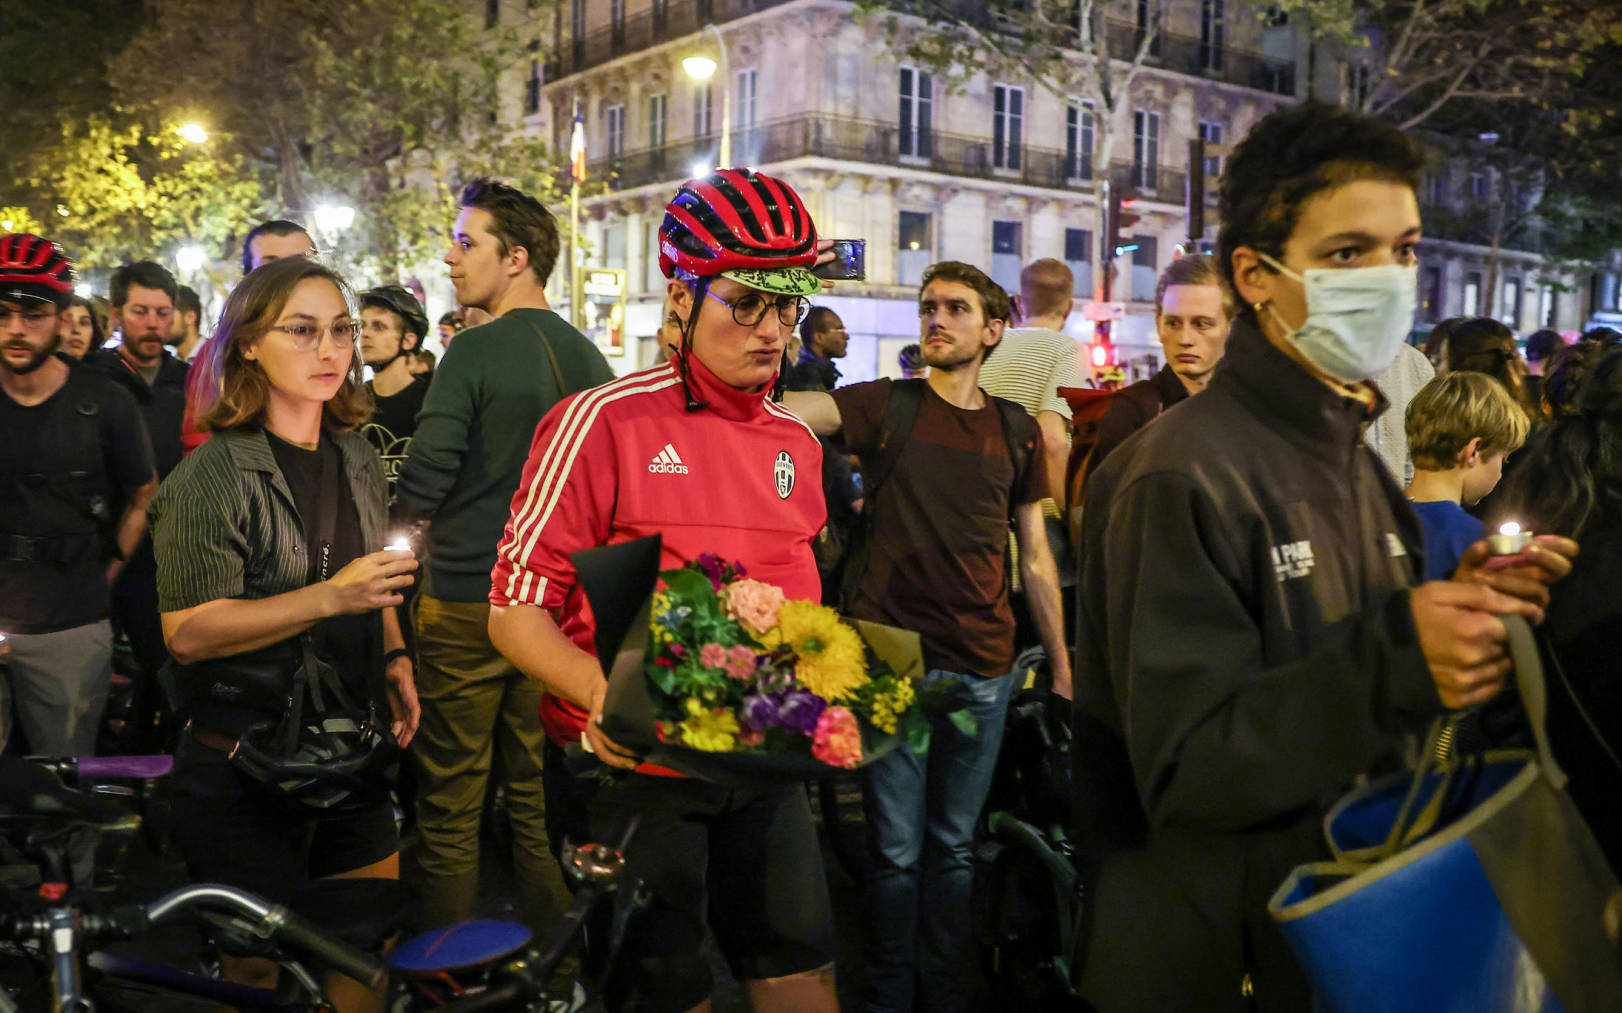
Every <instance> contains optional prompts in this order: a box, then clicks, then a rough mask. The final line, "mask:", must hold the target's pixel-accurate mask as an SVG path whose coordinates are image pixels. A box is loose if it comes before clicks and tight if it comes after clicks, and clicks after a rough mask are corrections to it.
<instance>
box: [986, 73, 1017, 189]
mask: <svg viewBox="0 0 1622 1013" xmlns="http://www.w3.org/2000/svg"><path fill="white" fill-rule="evenodd" d="M1024 139H1025V89H1024V88H1016V87H1014V86H1012V85H1006V84H999V85H993V86H992V89H991V164H992V165H993V166H995V167H996V168H998V169H1015V170H1017V169H1018V168H1019V154H1020V146H1021V145H1022V144H1023V143H1024Z"/></svg>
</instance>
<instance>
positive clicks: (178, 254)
mask: <svg viewBox="0 0 1622 1013" xmlns="http://www.w3.org/2000/svg"><path fill="white" fill-rule="evenodd" d="M203 260H204V257H203V251H202V250H200V249H198V248H197V247H195V246H182V247H181V248H180V249H178V250H176V251H175V266H176V267H178V268H180V269H181V270H182V271H185V272H186V273H187V274H191V273H192V272H194V271H196V270H197V269H198V268H200V267H202V266H203Z"/></svg>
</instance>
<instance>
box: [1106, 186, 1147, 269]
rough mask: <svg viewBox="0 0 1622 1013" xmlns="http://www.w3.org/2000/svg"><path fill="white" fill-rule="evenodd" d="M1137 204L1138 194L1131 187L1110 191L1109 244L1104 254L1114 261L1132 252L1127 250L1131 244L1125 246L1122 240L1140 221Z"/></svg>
mask: <svg viewBox="0 0 1622 1013" xmlns="http://www.w3.org/2000/svg"><path fill="white" fill-rule="evenodd" d="M1137 203H1138V192H1137V191H1136V190H1134V189H1132V188H1131V187H1124V186H1123V187H1120V188H1112V189H1111V190H1110V207H1109V223H1108V224H1109V227H1108V231H1107V233H1106V235H1107V237H1108V241H1109V242H1108V245H1107V246H1106V247H1105V248H1104V252H1105V254H1106V256H1108V257H1109V258H1111V259H1112V260H1113V259H1114V258H1115V257H1119V256H1121V255H1122V254H1124V253H1130V252H1131V250H1130V249H1128V248H1127V247H1128V246H1129V245H1131V244H1123V243H1122V241H1121V240H1122V238H1123V235H1124V234H1125V232H1126V230H1128V229H1131V228H1135V227H1136V226H1137V224H1138V222H1139V220H1140V216H1139V214H1138V209H1137ZM1136 248H1137V247H1135V246H1132V247H1131V249H1136Z"/></svg>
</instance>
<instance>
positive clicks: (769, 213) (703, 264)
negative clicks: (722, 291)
mask: <svg viewBox="0 0 1622 1013" xmlns="http://www.w3.org/2000/svg"><path fill="white" fill-rule="evenodd" d="M816 262H817V227H816V225H815V223H813V222H812V221H811V214H810V212H808V211H806V209H805V204H804V203H803V202H801V200H800V195H799V194H797V193H795V192H794V189H793V188H792V187H790V186H789V185H788V184H787V183H784V182H783V181H782V180H780V179H774V178H773V177H771V176H765V175H761V174H760V173H757V172H754V171H752V170H750V169H717V170H716V171H715V172H713V173H711V174H710V175H708V176H705V177H704V178H703V179H690V180H688V181H687V182H685V183H683V184H682V185H681V189H680V190H677V191H676V196H675V197H674V198H672V199H671V201H670V204H669V205H667V206H666V208H665V220H664V224H663V225H662V226H660V228H659V269H660V270H662V271H663V272H664V274H665V277H667V278H670V277H676V276H680V277H683V278H688V279H694V278H708V277H713V276H714V275H717V274H720V275H725V276H727V277H730V278H732V279H733V280H734V281H737V282H739V283H741V284H744V285H748V286H749V287H750V288H753V289H759V290H760V291H763V292H772V293H775V294H778V295H812V294H814V293H816V292H819V291H821V288H822V285H821V283H820V282H819V281H818V280H817V278H816V276H815V275H813V274H812V273H811V270H810V269H811V267H812V265H814V264H815V263H816Z"/></svg>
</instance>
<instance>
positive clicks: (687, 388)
mask: <svg viewBox="0 0 1622 1013" xmlns="http://www.w3.org/2000/svg"><path fill="white" fill-rule="evenodd" d="M709 290H710V279H709V278H708V277H701V278H699V279H698V282H697V284H696V285H694V287H693V311H692V312H691V313H689V314H687V321H686V325H685V326H684V327H682V329H681V347H680V348H678V349H677V350H676V371H677V372H678V373H680V374H681V392H682V393H683V394H685V395H686V396H687V410H688V411H690V412H696V411H699V410H701V409H704V408H708V407H709V406H710V403H709V402H708V401H700V400H698V399H697V398H695V397H693V385H692V380H691V376H690V374H691V372H692V365H691V363H689V362H688V360H687V357H688V356H689V355H691V354H692V349H693V331H694V330H695V329H696V328H697V327H698V313H699V310H701V309H703V307H704V296H705V294H706V293H708V292H709Z"/></svg>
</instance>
